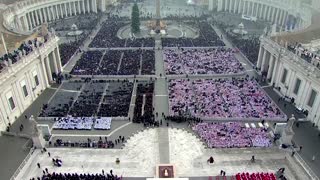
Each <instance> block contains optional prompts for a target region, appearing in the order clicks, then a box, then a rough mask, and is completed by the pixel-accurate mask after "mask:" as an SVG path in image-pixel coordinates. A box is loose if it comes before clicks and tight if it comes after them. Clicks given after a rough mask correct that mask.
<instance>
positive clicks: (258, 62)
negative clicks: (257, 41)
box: [257, 46, 264, 69]
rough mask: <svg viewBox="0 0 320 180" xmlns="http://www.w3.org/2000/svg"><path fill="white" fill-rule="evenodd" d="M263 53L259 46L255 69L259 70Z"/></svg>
mask: <svg viewBox="0 0 320 180" xmlns="http://www.w3.org/2000/svg"><path fill="white" fill-rule="evenodd" d="M263 51H264V48H263V47H262V46H260V49H259V55H258V61H257V68H259V69H260V68H261V64H262V58H263V56H262V55H263Z"/></svg>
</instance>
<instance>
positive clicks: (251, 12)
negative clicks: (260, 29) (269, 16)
mask: <svg viewBox="0 0 320 180" xmlns="http://www.w3.org/2000/svg"><path fill="white" fill-rule="evenodd" d="M250 6H251V9H250V10H251V11H250V16H253V9H254V3H253V2H251V3H250Z"/></svg>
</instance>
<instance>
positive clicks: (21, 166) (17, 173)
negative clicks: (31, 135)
mask: <svg viewBox="0 0 320 180" xmlns="http://www.w3.org/2000/svg"><path fill="white" fill-rule="evenodd" d="M34 150H35V149H33V148H31V149H30V151H29V153H28V155H27V156H26V158H24V160H23V161H22V163H21V164H20V166H19V167H18V169H17V170H16V171H15V172H14V174H13V175H12V176H11V178H10V180H16V178H17V177H18V175H19V173H20V172H21V170H22V169H23V168H24V166H25V165H26V164H27V162H28V161H29V159H30V157H31V155H32V154H33V152H34Z"/></svg>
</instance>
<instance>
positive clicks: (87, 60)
mask: <svg viewBox="0 0 320 180" xmlns="http://www.w3.org/2000/svg"><path fill="white" fill-rule="evenodd" d="M102 55H103V54H102V52H101V51H87V52H84V53H83V54H82V55H81V58H80V59H79V60H78V61H77V63H76V65H75V66H74V67H73V69H72V70H71V74H73V75H94V74H96V73H97V71H98V67H99V63H100V60H101V58H102Z"/></svg>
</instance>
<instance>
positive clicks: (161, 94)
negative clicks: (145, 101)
mask: <svg viewBox="0 0 320 180" xmlns="http://www.w3.org/2000/svg"><path fill="white" fill-rule="evenodd" d="M156 96H164V97H166V96H168V95H165V94H158V95H156Z"/></svg>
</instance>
